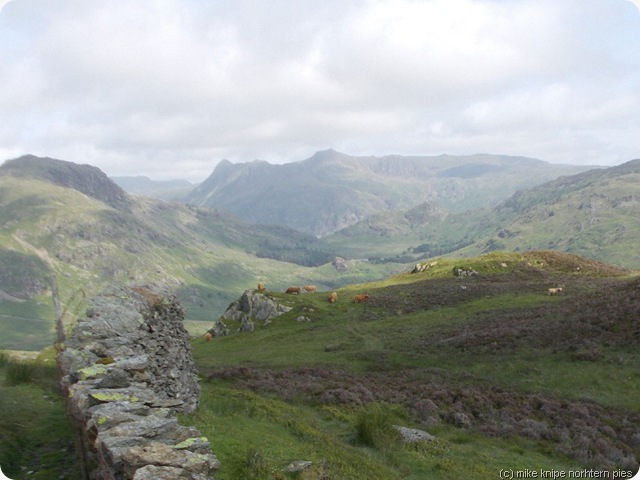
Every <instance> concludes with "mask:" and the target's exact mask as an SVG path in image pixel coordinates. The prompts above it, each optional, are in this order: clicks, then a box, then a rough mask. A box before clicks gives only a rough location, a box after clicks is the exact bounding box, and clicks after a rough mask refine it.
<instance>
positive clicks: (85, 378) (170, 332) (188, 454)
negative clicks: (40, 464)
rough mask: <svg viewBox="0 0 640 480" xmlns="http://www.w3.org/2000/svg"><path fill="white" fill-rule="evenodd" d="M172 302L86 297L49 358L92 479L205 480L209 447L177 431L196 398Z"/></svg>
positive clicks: (125, 291)
mask: <svg viewBox="0 0 640 480" xmlns="http://www.w3.org/2000/svg"><path fill="white" fill-rule="evenodd" d="M183 320H184V311H183V309H182V306H181V305H180V304H179V303H178V302H177V300H176V299H175V298H170V297H169V298H168V297H166V296H163V295H159V294H157V293H154V292H151V291H150V290H148V289H146V288H121V289H114V290H111V291H108V292H106V293H104V294H102V295H100V296H98V297H96V298H94V299H93V300H92V301H91V303H90V306H89V308H88V309H87V313H86V316H85V317H84V318H81V319H79V320H78V325H77V327H76V328H75V329H74V331H73V332H72V335H71V336H70V338H68V339H67V340H66V342H65V345H64V351H62V352H61V353H60V355H59V356H58V367H59V370H60V373H61V384H62V387H63V391H64V392H65V394H66V399H67V410H68V412H69V414H70V415H71V417H72V418H73V420H74V422H75V424H76V427H77V428H76V429H77V432H78V435H79V437H80V442H79V443H80V445H81V449H82V456H83V464H84V469H85V472H84V473H85V476H86V477H87V478H92V479H101V480H102V479H105V480H106V479H115V478H117V479H145V478H156V479H162V478H188V479H193V480H196V479H197V480H204V479H207V478H212V475H213V473H214V472H215V471H216V470H217V468H218V467H219V462H218V460H217V458H216V457H215V455H213V453H212V452H211V447H210V445H209V441H208V440H207V439H206V438H205V437H203V436H202V435H201V434H200V432H198V430H196V429H195V428H193V427H184V426H181V425H179V424H178V421H177V419H176V417H175V415H176V413H177V412H184V413H191V412H193V411H194V410H195V409H196V408H197V406H198V401H199V395H200V385H199V383H198V377H197V372H196V369H195V364H194V362H193V358H192V356H191V349H190V345H189V338H188V334H187V332H186V330H185V328H184V326H183V323H182V321H183Z"/></svg>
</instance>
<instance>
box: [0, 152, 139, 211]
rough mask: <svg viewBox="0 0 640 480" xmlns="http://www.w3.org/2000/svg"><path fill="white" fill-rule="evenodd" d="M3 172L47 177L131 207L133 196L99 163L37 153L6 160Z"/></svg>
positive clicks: (124, 207) (115, 205) (118, 206)
mask: <svg viewBox="0 0 640 480" xmlns="http://www.w3.org/2000/svg"><path fill="white" fill-rule="evenodd" d="M0 173H7V174H10V175H13V176H16V177H21V178H29V179H33V180H44V181H46V182H50V183H53V184H54V185H58V186H60V187H65V188H73V189H74V190H77V191H79V192H81V193H84V194H85V195H87V196H89V197H92V198H95V199H96V200H99V201H101V202H104V203H106V204H107V205H109V206H111V207H113V208H115V209H116V210H121V211H129V210H130V207H131V199H130V198H129V195H128V194H127V193H126V192H125V191H124V190H123V189H122V188H120V187H119V186H118V185H117V184H116V183H115V182H114V181H113V180H111V179H110V178H109V177H107V175H106V174H105V173H104V172H103V171H102V170H100V169H99V168H97V167H94V166H91V165H79V164H77V163H73V162H67V161H64V160H56V159H53V158H47V157H36V156H35V155H24V156H22V157H19V158H16V159H13V160H7V161H6V162H5V163H4V164H2V165H1V166H0Z"/></svg>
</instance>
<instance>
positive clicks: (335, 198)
mask: <svg viewBox="0 0 640 480" xmlns="http://www.w3.org/2000/svg"><path fill="white" fill-rule="evenodd" d="M589 168H593V167H586V166H570V165H553V164H549V163H546V162H543V161H542V160H537V159H531V158H527V157H509V156H504V155H490V154H476V155H468V156H452V155H441V156H433V157H428V156H401V155H387V156H384V157H375V156H351V155H347V154H344V153H341V152H337V151H335V150H323V151H320V152H316V153H315V154H314V155H313V156H311V157H310V158H307V159H305V160H300V161H296V162H291V163H286V164H282V165H272V164H270V163H268V162H265V161H260V160H257V161H253V162H249V163H241V164H233V163H231V162H229V161H224V162H223V163H222V164H219V165H218V166H216V168H215V169H214V171H213V173H212V174H211V175H210V176H209V178H207V179H206V180H205V181H204V182H202V184H200V185H199V186H198V187H197V188H195V189H194V190H193V191H192V192H190V193H189V194H188V195H187V196H186V197H185V201H186V203H189V204H194V205H198V206H215V207H216V208H220V209H222V210H226V211H229V212H232V213H233V214H235V215H237V216H238V217H240V218H242V219H244V220H245V221H248V222H250V223H271V224H276V225H285V226H288V227H291V228H294V229H296V230H299V231H302V232H305V233H309V234H312V235H315V236H317V237H324V236H327V235H330V234H332V233H335V232H336V231H338V230H341V229H342V228H345V227H348V226H350V225H353V224H355V223H357V222H358V221H360V220H363V219H364V218H365V217H367V216H369V215H371V214H374V213H381V212H385V211H401V210H407V209H410V208H412V207H414V206H416V205H419V204H421V203H423V202H425V201H430V202H437V203H439V204H440V205H442V206H443V207H444V208H446V209H448V210H451V211H463V210H467V209H469V208H472V207H474V208H475V207H480V206H484V205H493V204H496V203H498V202H499V201H501V200H504V199H505V198H507V197H508V196H509V195H510V194H512V193H514V192H515V191H516V190H517V189H520V188H526V187H530V186H533V185H535V184H539V183H543V182H544V181H548V180H551V179H554V178H557V177H558V176H560V175H562V174H574V173H579V172H582V171H585V170H587V169H589Z"/></svg>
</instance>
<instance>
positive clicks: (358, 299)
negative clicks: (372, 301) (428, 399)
mask: <svg viewBox="0 0 640 480" xmlns="http://www.w3.org/2000/svg"><path fill="white" fill-rule="evenodd" d="M369 298H370V297H369V294H368V293H361V294H360V295H356V296H355V297H354V299H353V303H364V302H366V301H367V300H369Z"/></svg>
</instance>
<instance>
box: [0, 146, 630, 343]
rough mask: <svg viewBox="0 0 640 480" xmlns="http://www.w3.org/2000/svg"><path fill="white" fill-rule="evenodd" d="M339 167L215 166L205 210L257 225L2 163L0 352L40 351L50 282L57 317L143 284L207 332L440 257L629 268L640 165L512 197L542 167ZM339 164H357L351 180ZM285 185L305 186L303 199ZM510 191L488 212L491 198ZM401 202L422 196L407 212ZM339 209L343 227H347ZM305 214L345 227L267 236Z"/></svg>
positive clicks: (96, 178) (45, 165) (30, 164)
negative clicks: (556, 256)
mask: <svg viewBox="0 0 640 480" xmlns="http://www.w3.org/2000/svg"><path fill="white" fill-rule="evenodd" d="M345 157H346V156H343V155H341V154H337V153H336V152H323V153H320V154H318V155H317V156H316V157H312V159H309V160H307V161H304V162H298V163H297V164H294V165H293V166H290V167H288V166H286V165H279V166H273V165H269V164H267V163H266V162H256V163H255V164H248V165H245V166H234V165H232V164H230V163H228V162H224V163H222V164H221V166H219V167H218V168H216V172H218V173H216V172H214V175H212V177H211V178H210V179H209V180H208V181H207V182H205V183H204V184H203V185H205V184H209V185H210V186H211V184H215V186H216V188H217V190H216V188H214V190H213V191H215V192H217V193H216V196H218V195H220V193H219V192H220V191H222V190H224V191H227V192H228V193H229V195H233V198H235V199H236V200H237V202H238V203H239V204H243V205H245V206H249V205H251V203H252V202H257V203H255V204H254V207H253V208H254V210H255V215H256V220H257V223H256V224H251V223H248V222H247V221H245V220H242V219H239V218H238V217H237V216H235V215H233V214H231V213H228V212H225V211H223V210H222V209H215V208H210V207H200V206H194V205H184V204H180V203H177V202H167V201H163V200H159V199H153V198H149V197H144V196H132V195H130V194H128V193H127V192H125V191H124V189H123V188H121V187H120V186H118V185H117V184H116V183H115V182H114V181H112V180H111V179H109V178H108V177H107V176H106V175H105V174H104V173H103V172H102V171H100V170H99V169H97V168H95V167H93V166H90V165H78V164H74V163H71V162H65V161H62V160H54V159H49V158H39V157H34V156H25V157H21V158H19V159H15V160H10V161H6V162H5V163H4V164H3V165H2V166H0V264H1V265H2V269H0V302H1V303H2V311H1V312H0V340H1V341H0V348H3V347H10V348H17V349H20V348H33V347H39V346H42V345H43V344H47V343H49V339H48V338H47V336H46V335H44V336H43V335H42V329H43V328H46V329H47V332H48V331H49V329H50V328H51V327H52V325H53V322H52V320H53V311H52V306H51V300H50V294H51V291H50V286H49V278H50V276H51V275H52V274H55V275H56V277H57V279H58V283H59V287H60V292H61V297H62V299H63V301H64V302H65V307H66V308H67V311H68V312H72V311H73V310H74V309H76V310H77V309H78V308H80V306H79V304H78V305H75V306H74V301H73V299H74V298H75V299H77V298H81V297H82V295H80V296H78V295H79V292H80V293H81V294H83V295H86V296H89V295H92V294H94V293H96V292H98V291H101V290H102V289H104V288H105V287H106V286H107V285H109V284H114V283H115V284H123V283H125V284H126V283H137V284H140V283H146V284H150V285H154V286H160V287H162V288H164V289H166V290H169V291H171V292H173V293H174V294H176V295H178V296H179V297H180V299H181V301H182V302H183V303H184V305H185V306H186V308H187V318H188V319H190V320H209V321H210V320H211V319H215V318H217V316H219V315H220V314H221V313H222V312H223V311H224V309H225V308H226V307H227V305H228V304H229V303H230V302H231V301H232V300H234V299H236V298H237V297H238V294H239V293H240V292H242V291H243V290H245V289H248V288H254V287H255V285H256V284H257V283H258V282H259V281H262V282H266V283H267V285H268V287H269V288H270V289H273V290H280V289H282V290H284V288H286V287H287V286H289V285H304V284H306V283H314V284H316V285H318V287H319V288H320V290H327V289H333V288H338V287H340V286H344V285H348V284H352V283H360V282H364V281H370V280H375V279H382V278H385V277H386V276H388V275H390V274H391V273H397V272H400V271H406V270H407V269H409V268H411V266H412V263H415V262H417V261H420V260H423V259H426V258H432V257H436V256H441V255H445V254H446V255H447V256H469V255H475V254H478V253H483V252H489V251H493V250H499V249H504V250H512V251H525V250H529V249H558V250H564V251H568V252H572V253H577V254H580V255H583V256H586V257H591V258H595V259H598V260H603V261H607V262H609V263H613V264H615V265H620V266H626V267H629V268H640V256H639V255H640V254H639V249H638V248H637V247H638V240H637V239H638V238H640V216H639V215H638V211H639V209H638V205H639V202H640V160H634V161H631V162H628V163H626V164H623V165H620V166H617V167H611V168H598V169H592V170H589V171H584V172H582V173H579V174H577V175H569V176H562V177H560V178H556V179H554V180H552V181H549V182H547V183H543V184H541V185H538V186H535V187H533V188H530V189H522V188H521V187H520V184H521V183H522V182H525V178H524V175H523V174H521V173H518V172H517V171H516V170H517V169H516V168H515V167H514V165H518V166H519V168H520V169H523V170H524V171H527V169H528V171H529V172H532V173H531V175H533V174H534V173H533V172H538V173H537V174H538V175H542V173H541V172H543V171H545V170H546V169H553V168H554V167H553V166H550V165H548V164H545V163H543V162H539V161H536V160H527V159H521V160H517V159H513V158H511V160H512V161H511V163H510V161H509V158H505V157H491V156H485V155H481V156H475V157H464V160H463V159H461V158H453V159H450V161H449V160H448V161H449V163H448V166H447V167H443V166H441V167H440V169H439V170H437V171H436V172H435V173H434V171H433V168H436V167H433V166H432V167H430V168H431V170H429V169H427V168H426V167H425V170H422V169H421V168H419V166H420V165H421V162H420V161H418V160H417V159H415V158H414V159H411V158H409V159H408V160H407V159H406V158H404V157H384V158H381V159H375V158H366V159H360V160H358V159H357V158H356V157H346V158H345ZM314 158H315V160H313V159H314ZM349 158H355V159H356V160H355V161H354V164H353V165H351V164H350V163H349V161H348V159H349ZM312 160H313V161H312ZM434 162H435V161H434ZM465 162H466V163H465ZM426 163H429V162H426ZM434 164H435V163H434ZM349 165H350V166H349ZM480 165H484V166H482V167H481V166H480ZM558 168H559V169H560V170H559V171H562V170H563V169H565V168H566V169H569V170H571V169H585V168H586V167H558ZM225 169H226V170H229V172H228V173H227V174H224V175H223V174H221V173H220V172H219V170H221V171H222V173H224V171H225ZM288 169H291V172H297V173H296V175H297V177H295V176H294V175H293V173H291V174H289V173H287V172H289V171H290V170H288ZM307 169H308V170H309V171H308V172H306V173H305V170H307ZM275 170H278V171H280V172H282V175H281V176H280V181H281V182H284V184H286V185H287V186H288V187H287V188H289V194H290V195H293V191H294V190H296V189H297V191H298V194H297V196H296V197H295V198H293V197H291V196H287V194H286V192H285V193H282V194H275V193H274V192H272V191H270V189H275V186H274V185H275V183H273V182H274V181H275V180H273V178H272V177H273V175H274V174H273V171H275ZM427 171H429V172H431V173H427ZM231 172H236V173H235V174H232V173H231ZM320 172H328V173H327V174H326V175H325V176H323V175H321V173H320ZM363 172H364V173H363ZM489 172H492V173H489ZM556 173H557V171H556ZM429 175H431V177H429ZM494 175H496V176H498V177H499V178H501V179H502V182H503V183H502V184H500V183H499V182H497V180H495V179H492V176H494ZM544 175H551V173H550V172H547V173H545V174H544ZM254 177H255V178H254ZM260 178H264V179H265V182H266V183H265V185H266V186H265V185H263V184H262V183H261V182H260V180H259V179H260ZM295 178H305V179H306V180H305V182H306V183H304V182H303V184H304V185H306V186H305V187H304V188H302V187H301V185H300V184H297V183H296V181H297V180H295ZM322 178H326V182H324V183H323V182H322V181H321V179H322ZM340 178H343V181H342V182H340V181H339V179H340ZM386 178H389V184H388V185H386V184H385V179H386ZM427 178H430V179H431V180H432V182H431V183H429V182H428V181H427V180H426V179H427ZM223 179H226V182H225V181H223ZM214 180H215V181H214ZM285 180H286V181H285ZM508 180H511V181H513V182H515V183H509V182H508ZM529 180H530V179H529ZM243 182H244V187H243V188H239V186H240V185H243ZM447 182H449V184H450V188H449V189H448V190H447V188H445V185H446V184H447ZM465 182H471V183H465ZM231 185H235V189H234V188H231ZM403 185H404V186H405V187H406V188H401V186H403ZM429 185H431V187H430V186H429ZM433 185H435V186H436V187H437V188H436V187H434V186H433ZM516 185H517V186H516ZM201 187H202V186H201ZM483 187H486V188H487V191H488V192H489V193H487V194H485V193H483V190H482V189H483ZM516 190H517V192H516V193H513V194H511V195H510V196H509V197H507V198H504V199H503V200H502V201H501V203H500V202H498V201H497V199H498V196H499V194H500V193H501V192H507V191H516ZM203 191H204V190H202V189H201V188H200V187H197V188H196V189H194V190H193V192H192V193H193V194H194V195H195V193H197V192H201V193H202V192H203ZM256 192H258V194H256ZM260 192H262V194H263V196H260V194H259V193H260ZM329 192H334V193H335V194H334V195H330V193H329ZM410 192H414V193H415V192H421V193H415V197H416V198H415V199H414V201H411V200H410V199H411V195H410ZM425 192H426V193H425ZM447 192H449V193H452V195H449V196H448V197H447V196H446V195H445V194H446V193H447ZM472 192H473V193H472ZM325 195H326V196H325ZM425 196H427V197H429V198H430V199H427V200H425V199H424V198H425ZM244 197H246V198H244ZM431 197H434V198H431ZM210 198H213V197H210ZM382 198H385V199H386V202H387V203H384V202H383V201H382V200H381V199H382ZM472 198H475V199H476V200H475V201H472ZM481 198H482V199H484V200H483V201H485V202H488V203H492V202H497V205H492V206H488V207H484V208H476V209H470V210H465V211H458V212H455V211H452V210H453V206H455V205H457V207H456V208H457V209H458V210H462V209H463V205H464V204H465V203H464V202H470V204H471V206H474V207H475V206H479V205H480V204H481V203H482V202H481V201H480V199H481ZM489 198H493V200H491V201H489V200H488V199H489ZM260 199H262V200H260ZM345 199H351V200H352V201H353V202H354V203H353V205H352V207H350V206H349V205H350V204H349V203H348V202H345ZM446 199H448V200H446ZM465 199H466V200H465ZM445 200H446V201H445ZM323 202H329V205H330V206H333V210H335V211H336V212H342V214H334V213H332V212H333V210H332V209H331V208H328V209H327V207H326V205H325V203H323ZM367 202H370V204H369V203H367ZM447 202H448V203H447ZM204 203H207V202H204ZM443 203H444V204H445V205H443ZM356 204H357V205H359V206H358V207H357V208H356V207H355V205H356ZM371 204H375V208H374V207H373V206H372V205H371ZM404 205H408V206H407V207H403V206H404ZM294 206H295V208H294ZM392 207H393V208H392ZM349 208H353V210H352V212H353V213H354V214H353V215H352V217H349V221H347V220H346V219H347V217H345V216H344V215H345V212H348V211H349ZM396 209H398V210H396ZM303 211H304V212H306V213H307V217H309V219H310V220H309V223H308V225H309V228H312V227H313V228H319V227H318V226H320V225H324V226H325V227H323V228H327V231H329V230H330V229H328V227H327V225H333V228H336V227H337V226H338V225H339V224H340V223H341V222H342V221H344V222H345V223H348V224H349V225H348V226H347V227H345V228H343V229H341V230H340V231H337V232H336V233H333V234H331V235H327V236H325V237H322V238H317V237H315V236H313V235H310V234H308V233H304V232H300V231H297V230H294V229H292V228H289V227H285V226H281V225H267V224H266V223H267V222H268V220H269V219H270V218H272V216H273V215H276V214H278V212H279V215H281V217H282V218H284V219H289V220H290V221H291V222H293V223H295V221H298V220H295V221H294V219H296V218H301V217H298V216H297V215H298V214H300V212H303ZM369 211H371V213H370V214H367V212H369ZM365 215H366V216H365ZM360 216H363V219H361V220H359V218H360ZM338 219H342V220H341V221H338ZM336 257H341V258H336ZM43 325H44V327H43Z"/></svg>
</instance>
